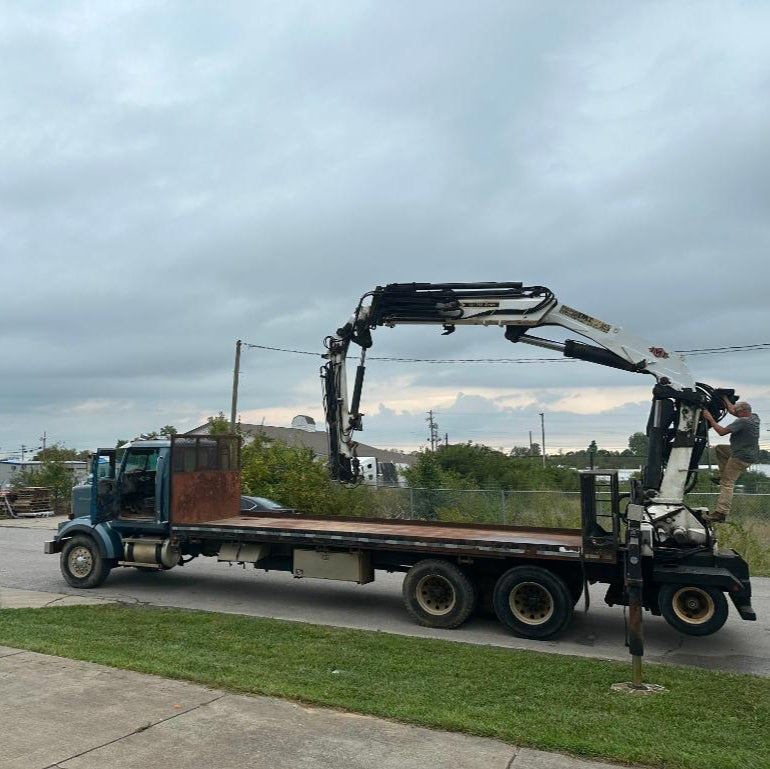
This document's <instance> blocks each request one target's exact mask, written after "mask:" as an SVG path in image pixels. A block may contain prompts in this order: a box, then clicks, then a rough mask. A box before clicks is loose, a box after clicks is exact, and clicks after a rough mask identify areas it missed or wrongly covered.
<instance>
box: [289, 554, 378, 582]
mask: <svg viewBox="0 0 770 769" xmlns="http://www.w3.org/2000/svg"><path fill="white" fill-rule="evenodd" d="M293 573H294V576H295V577H315V578H316V579H337V580H342V581H343V582H357V583H358V584H359V585H365V584H367V583H368V582H373V581H374V569H373V568H372V559H371V555H370V554H369V553H330V552H327V551H324V550H299V549H295V550H294V570H293Z"/></svg>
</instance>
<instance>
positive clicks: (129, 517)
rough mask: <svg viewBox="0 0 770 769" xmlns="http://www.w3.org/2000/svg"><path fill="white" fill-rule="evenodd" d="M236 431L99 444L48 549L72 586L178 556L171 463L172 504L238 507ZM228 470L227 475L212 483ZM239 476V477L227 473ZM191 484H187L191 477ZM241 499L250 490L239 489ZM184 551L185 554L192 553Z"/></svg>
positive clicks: (174, 561)
mask: <svg viewBox="0 0 770 769" xmlns="http://www.w3.org/2000/svg"><path fill="white" fill-rule="evenodd" d="M239 455H240V451H239V439H238V438H237V437H235V436H194V437H175V438H173V439H171V440H136V441H131V442H130V443H127V444H125V445H123V446H121V447H120V448H117V449H98V450H97V452H96V453H95V454H94V455H93V461H92V464H91V467H92V470H91V483H90V484H87V485H84V486H78V487H76V488H75V489H73V505H72V511H73V516H72V519H71V520H69V521H66V522H64V523H63V524H61V525H60V526H59V529H58V531H57V532H56V535H55V536H54V538H53V540H51V541H50V542H46V543H45V552H46V553H49V554H51V553H61V570H62V574H63V576H64V578H65V580H66V581H67V582H68V583H69V584H70V585H72V586H73V587H78V588H90V587H97V586H99V585H101V584H102V583H103V582H104V580H105V579H106V578H107V576H108V575H109V573H110V571H111V569H112V568H114V567H116V566H133V567H137V568H142V569H154V570H165V569H170V568H173V567H174V566H177V565H179V564H181V563H182V557H183V553H182V550H181V549H180V547H179V545H178V543H177V541H176V539H175V537H174V536H173V529H172V518H173V509H174V505H173V504H172V485H173V479H172V471H171V465H172V462H173V463H174V469H175V472H176V476H175V477H176V478H177V486H178V487H179V488H178V490H177V495H176V499H177V500H179V502H178V504H177V508H179V506H180V505H181V506H183V507H184V508H185V509H191V510H195V509H196V508H198V509H200V510H201V511H202V513H203V514H204V517H205V511H206V510H212V511H213V510H216V509H219V508H221V507H222V506H223V505H224V506H226V507H227V509H229V510H232V511H233V514H235V513H237V511H238V510H239V509H240V507H241V505H242V504H243V502H242V500H241V497H240V483H239V479H240V475H239ZM224 476H227V477H228V478H229V479H230V483H229V484H227V485H226V486H222V485H221V483H220V484H218V483H217V482H216V481H217V479H218V478H220V479H221V478H222V477H224ZM236 477H237V482H233V479H234V478H236ZM190 484H192V485H190ZM243 500H245V501H246V504H254V499H253V498H248V497H244V498H243ZM192 550H193V551H190V550H188V551H186V552H185V553H184V555H193V556H195V555H197V554H198V553H197V552H194V548H193V549H192Z"/></svg>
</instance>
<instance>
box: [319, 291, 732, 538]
mask: <svg viewBox="0 0 770 769" xmlns="http://www.w3.org/2000/svg"><path fill="white" fill-rule="evenodd" d="M403 324H412V325H415V324H416V325H439V326H441V327H443V330H444V334H450V333H452V332H453V331H454V330H455V328H456V327H457V326H499V327H501V328H502V329H503V330H504V336H505V338H506V339H507V340H508V341H510V342H514V343H517V344H529V345H534V346H536V347H541V348H545V349H548V350H554V351H558V352H561V353H562V354H563V355H564V356H565V357H568V358H575V359H578V360H584V361H589V362H591V363H596V364H599V365H602V366H610V367H612V368H617V369H622V370H624V371H630V372H636V373H642V374H650V375H652V376H653V377H654V378H655V385H654V386H653V388H652V407H651V411H650V418H649V421H648V425H647V435H648V437H649V453H648V456H647V458H646V463H645V467H644V470H643V474H642V475H643V477H642V481H641V483H640V484H636V485H635V488H634V491H633V494H632V502H635V503H637V504H640V505H642V506H643V507H644V513H645V518H646V523H647V525H646V526H645V528H646V530H647V536H646V537H645V539H647V541H648V542H650V541H651V540H652V539H653V538H654V539H655V540H656V541H658V542H667V543H671V544H675V545H687V546H693V545H695V546H697V545H703V544H705V543H707V542H708V541H709V535H708V532H707V526H706V524H705V523H704V521H703V520H702V516H701V514H700V513H701V511H699V510H697V509H693V508H689V507H687V506H686V505H685V504H684V494H685V493H686V491H688V490H689V489H690V488H691V487H692V485H694V483H695V479H696V473H697V469H698V462H699V460H700V458H701V455H702V453H703V451H704V449H705V447H706V435H707V430H708V425H707V423H706V421H705V419H704V418H703V417H702V413H703V410H704V409H708V410H710V411H711V413H712V414H713V415H714V417H715V418H716V419H717V420H718V419H721V418H722V417H723V416H724V413H725V411H724V409H725V407H724V402H723V396H727V397H728V398H730V400H731V401H732V402H735V400H737V398H736V396H735V393H734V391H732V390H720V389H715V388H712V387H710V386H708V385H706V384H703V383H700V382H696V381H695V380H694V378H693V375H692V373H691V372H690V370H689V368H688V366H687V364H686V362H685V359H684V356H683V355H681V354H679V353H675V352H670V351H668V350H667V349H666V348H665V347H664V346H662V345H661V344H658V343H651V342H649V341H647V340H645V339H643V338H642V337H639V336H637V335H636V334H633V333H631V332H629V331H627V330H626V329H624V328H621V327H619V326H615V325H612V324H610V323H606V322H604V321H602V320H598V319H597V318H594V317H592V316H591V315H587V314H586V313H583V312H580V311H579V310H576V309H574V308H572V307H570V306H568V305H566V304H563V303H562V302H560V301H559V300H558V299H557V298H556V296H555V295H554V293H553V292H552V291H551V290H550V289H548V288H546V287H545V286H525V285H523V284H522V283H391V284H388V285H386V286H378V287H377V288H375V289H374V290H373V291H370V292H368V293H367V294H364V296H363V297H362V298H361V300H360V301H359V303H358V306H357V307H356V309H355V312H354V313H353V315H352V317H351V318H350V320H349V321H348V322H347V323H346V324H345V325H344V326H343V327H342V328H340V329H338V331H337V333H336V334H334V335H332V336H329V337H327V338H326V340H325V346H326V348H327V353H326V355H325V357H326V358H327V362H326V363H325V364H324V366H323V368H322V370H321V376H322V379H323V383H324V385H323V386H324V405H325V412H326V422H327V427H328V436H329V444H330V445H329V462H330V468H331V473H332V475H333V477H334V478H336V479H338V480H340V481H343V482H348V483H354V482H356V481H357V480H358V479H359V468H358V460H357V456H356V448H357V443H356V441H355V438H354V433H355V432H356V431H358V430H361V429H362V427H363V422H362V418H363V414H362V413H361V412H360V403H361V393H362V388H363V382H364V373H365V368H366V353H367V350H368V349H369V348H370V347H371V346H372V330H373V329H375V328H377V327H378V326H390V327H393V326H396V325H403ZM544 326H561V327H563V328H565V329H567V330H568V331H572V332H574V333H576V334H579V335H580V336H582V337H585V338H587V339H588V340H590V341H591V342H593V343H594V344H588V343H586V342H582V341H575V340H567V341H565V342H555V341H551V340H549V339H544V338H542V337H540V336H535V335H533V334H531V333H530V332H531V331H532V330H534V329H538V328H540V327H544ZM351 343H354V344H356V345H358V346H359V347H360V348H361V353H360V362H359V364H358V367H357V369H356V374H355V381H354V386H353V391H352V396H351V397H350V398H349V397H348V385H347V376H346V359H347V356H348V351H349V348H350V345H351Z"/></svg>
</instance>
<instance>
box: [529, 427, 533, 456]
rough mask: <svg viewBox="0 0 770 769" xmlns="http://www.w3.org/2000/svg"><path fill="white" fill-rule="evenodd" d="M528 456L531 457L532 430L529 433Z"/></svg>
mask: <svg viewBox="0 0 770 769" xmlns="http://www.w3.org/2000/svg"><path fill="white" fill-rule="evenodd" d="M529 455H530V456H532V430H530V431H529Z"/></svg>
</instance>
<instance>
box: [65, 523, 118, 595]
mask: <svg viewBox="0 0 770 769" xmlns="http://www.w3.org/2000/svg"><path fill="white" fill-rule="evenodd" d="M59 563H60V566H61V573H62V575H63V576H64V579H65V580H67V582H68V583H69V584H70V585H72V587H77V588H92V587H99V585H101V584H102V583H103V582H104V580H105V579H107V577H108V576H109V573H110V570H111V569H112V564H111V563H110V562H109V561H108V560H107V559H106V558H104V557H103V556H102V554H101V553H100V552H99V546H98V545H97V544H96V542H95V541H94V539H93V538H92V537H89V536H86V535H85V534H78V535H76V536H74V537H72V539H69V540H67V542H66V544H65V545H64V547H63V548H62V551H61V560H60V562H59Z"/></svg>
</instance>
